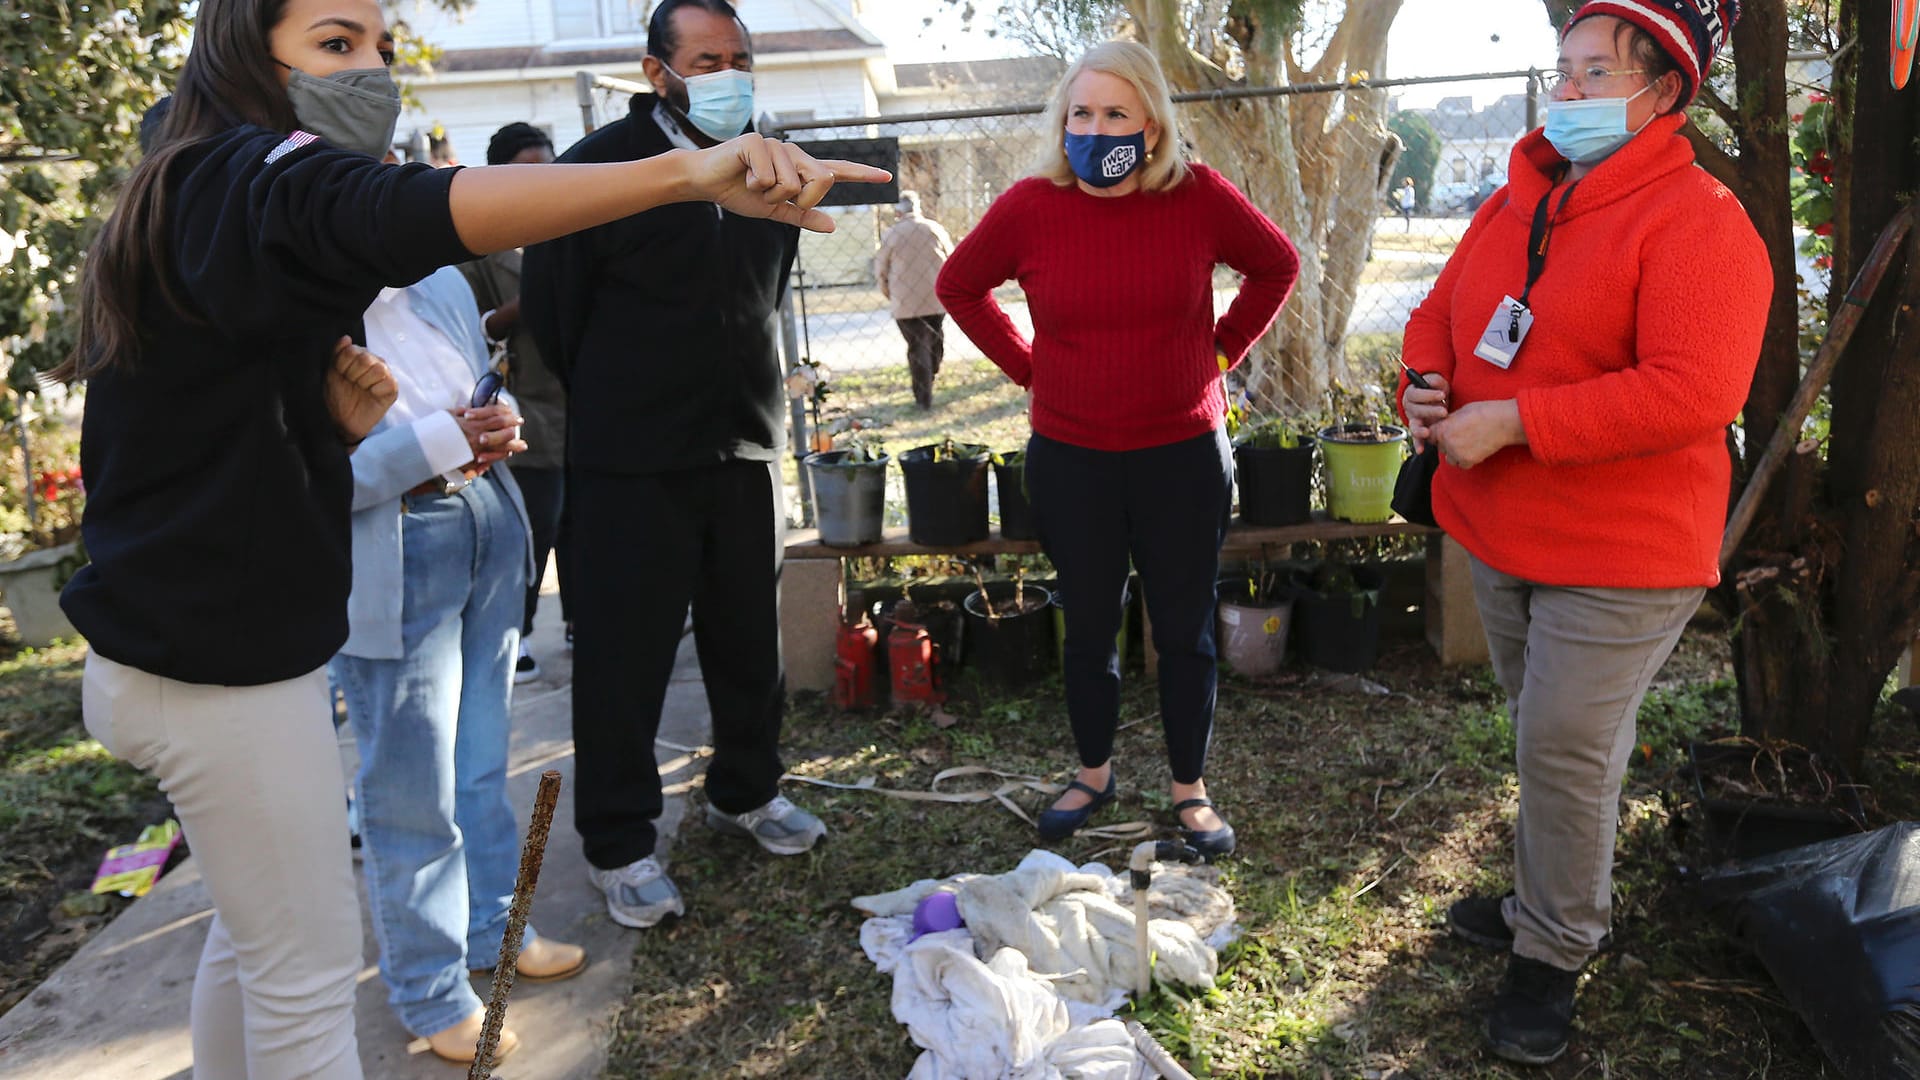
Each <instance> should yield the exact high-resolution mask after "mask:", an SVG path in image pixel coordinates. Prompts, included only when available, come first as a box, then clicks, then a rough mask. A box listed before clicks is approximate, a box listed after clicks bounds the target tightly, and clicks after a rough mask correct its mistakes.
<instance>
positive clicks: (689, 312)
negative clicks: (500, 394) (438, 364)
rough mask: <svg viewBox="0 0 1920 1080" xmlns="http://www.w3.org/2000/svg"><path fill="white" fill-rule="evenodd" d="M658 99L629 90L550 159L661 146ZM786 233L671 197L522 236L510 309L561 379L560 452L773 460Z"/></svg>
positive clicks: (655, 468)
mask: <svg viewBox="0 0 1920 1080" xmlns="http://www.w3.org/2000/svg"><path fill="white" fill-rule="evenodd" d="M658 100H659V99H658V98H657V97H655V96H654V95H652V94H636V95H635V96H634V98H633V101H632V104H631V106H630V110H629V112H628V115H627V116H626V117H625V118H624V119H622V120H619V121H617V122H615V123H612V124H608V125H607V126H606V127H603V128H601V129H600V130H598V131H595V132H594V133H593V134H591V135H588V136H587V137H586V138H584V139H581V140H580V141H579V142H577V143H575V144H574V145H573V147H572V148H571V149H569V150H568V151H567V152H566V153H565V154H563V155H561V157H560V160H561V161H563V162H611V161H637V160H639V159H641V158H648V157H653V156H654V155H656V154H663V153H666V152H667V151H669V150H671V149H673V144H672V143H671V142H670V141H669V140H668V139H667V136H666V133H665V132H663V131H661V130H660V126H659V124H657V123H656V122H655V121H654V118H653V107H654V103H655V102H657V101H658ZM799 245H800V231H799V229H798V228H796V227H795V226H792V225H780V224H776V223H774V222H770V221H763V220H758V219H754V218H744V217H740V216H739V215H737V214H729V213H725V212H724V211H722V210H721V209H720V208H719V207H717V206H715V205H713V204H712V203H680V204H676V205H672V206H662V207H658V208H656V209H653V210H648V211H645V212H644V213H639V214H635V215H633V216H632V217H629V218H624V219H622V220H620V221H616V222H613V223H611V224H607V225H602V226H600V227H598V228H595V229H588V230H586V231H584V232H579V233H575V234H574V235H572V236H567V237H562V238H561V239H558V240H554V241H551V242H549V243H545V244H537V245H535V246H533V247H530V248H528V249H527V252H526V258H525V260H524V261H523V263H522V264H521V278H520V316H521V319H522V321H523V322H525V324H526V325H527V327H528V329H529V330H531V331H532V333H533V336H534V341H535V342H536V343H537V344H538V345H539V347H540V354H541V355H542V356H543V357H545V358H546V359H547V362H548V365H549V366H550V367H552V368H553V370H554V372H555V374H557V375H558V376H559V377H560V380H561V381H562V382H563V383H565V384H566V386H567V442H568V453H569V463H570V464H571V465H572V466H573V467H575V468H588V469H596V470H602V471H607V472H620V473H659V472H669V471H674V470H678V469H686V468H693V467H697V466H701V465H711V464H713V463H715V462H721V461H730V460H746V461H773V460H775V459H777V458H778V457H779V456H780V452H781V447H782V446H783V445H784V444H785V434H784V432H785V425H786V420H785V415H786V396H785V391H784V390H783V389H782V373H781V371H780V359H779V353H778V350H777V346H776V335H777V334H778V332H779V327H778V323H777V321H776V320H777V315H776V312H777V309H778V307H779V303H780V293H781V291H782V290H784V289H785V288H786V286H787V272H788V270H789V269H790V268H791V267H792V266H793V258H794V254H795V253H796V252H797V251H798V250H799Z"/></svg>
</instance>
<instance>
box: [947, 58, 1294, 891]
mask: <svg viewBox="0 0 1920 1080" xmlns="http://www.w3.org/2000/svg"><path fill="white" fill-rule="evenodd" d="M1047 116H1048V121H1047V122H1048V125H1049V128H1050V129H1051V128H1054V127H1057V128H1058V129H1059V130H1060V131H1061V132H1062V139H1061V142H1060V144H1058V145H1056V146H1053V147H1051V148H1049V150H1048V151H1047V153H1046V155H1045V157H1044V158H1043V160H1042V162H1041V164H1040V167H1039V168H1038V169H1037V170H1036V173H1037V175H1035V176H1031V177H1029V178H1027V179H1025V180H1022V181H1020V182H1019V183H1018V184H1015V185H1014V186H1013V187H1011V188H1009V189H1008V190H1007V192H1006V193H1005V194H1004V195H1002V196H1001V197H1000V198H999V199H997V200H995V202H994V204H993V206H992V207H990V208H989V209H988V211H987V214H986V216H985V217H984V218H982V219H981V220H980V224H979V225H978V226H977V227H975V228H974V230H973V231H972V232H971V233H969V234H968V235H967V237H966V239H965V240H963V241H961V243H960V245H959V247H957V248H956V249H955V250H954V252H953V255H952V257H951V258H950V259H948V261H947V264H946V266H945V268H944V269H943V270H942V271H941V273H940V280H939V285H938V293H939V297H940V302H941V303H942V304H943V305H944V306H945V307H946V309H947V311H948V312H949V313H950V314H952V315H953V319H954V322H956V323H957V324H959V326H960V328H961V329H962V330H964V331H965V332H966V334H967V336H968V337H969V338H972V339H973V341H974V343H975V344H977V345H979V346H980V348H981V350H982V351H984V352H985V353H986V354H987V357H988V358H989V359H991V360H992V361H993V362H994V363H995V364H998V365H999V366H1000V368H1001V370H1003V371H1005V372H1006V373H1007V376H1008V377H1009V378H1011V379H1013V381H1015V382H1017V383H1019V384H1020V385H1021V386H1024V387H1027V388H1028V389H1030V390H1031V391H1032V393H1033V405H1032V420H1033V438H1032V440H1031V441H1030V442H1029V443H1028V446H1027V466H1026V479H1027V489H1028V494H1029V496H1030V497H1031V499H1032V501H1033V516H1034V526H1035V529H1036V531H1037V532H1038V533H1039V535H1040V542H1041V545H1042V547H1044V548H1045V550H1046V552H1047V556H1048V558H1049V559H1051V560H1052V561H1053V564H1054V567H1055V569H1056V570H1057V571H1058V572H1059V575H1060V596H1061V600H1062V603H1063V604H1064V606H1065V608H1066V611H1067V640H1066V650H1065V652H1066V685H1067V714H1068V717H1069V719H1070V720H1071V722H1072V725H1073V736H1074V743H1075V746H1076V748H1077V749H1078V751H1079V755H1080V771H1079V774H1078V775H1077V776H1076V777H1075V778H1074V781H1073V783H1072V784H1071V785H1070V786H1069V788H1068V790H1067V792H1066V794H1065V795H1063V796H1061V798H1060V800H1059V801H1058V802H1057V803H1055V804H1054V806H1053V808H1051V809H1049V810H1047V811H1045V812H1043V813H1042V814H1041V815H1040V821H1039V827H1040V833H1041V835H1042V836H1043V837H1045V838H1046V839H1049V840H1060V839H1064V838H1066V837H1068V836H1071V835H1072V834H1073V833H1074V831H1075V830H1077V829H1078V828H1079V827H1080V826H1082V825H1084V824H1085V823H1086V822H1087V820H1088V819H1089V818H1091V817H1092V816H1093V814H1094V813H1095V812H1096V811H1098V810H1099V809H1100V808H1101V807H1103V806H1105V805H1106V804H1107V803H1109V802H1111V801H1112V800H1113V798H1114V795H1115V792H1116V790H1117V788H1116V784H1115V781H1114V778H1113V769H1112V767H1111V763H1110V761H1109V758H1110V757H1111V755H1112V751H1113V736H1114V728H1115V725H1116V722H1117V720H1118V717H1119V705H1120V663H1119V657H1118V656H1117V655H1116V653H1115V650H1114V635H1115V634H1116V633H1117V632H1118V631H1119V629H1120V620H1121V618H1122V617H1123V615H1124V612H1125V608H1124V600H1125V596H1126V589H1127V573H1128V561H1129V557H1131V560H1132V564H1133V566H1134V567H1135V568H1137V569H1138V570H1139V572H1140V581H1141V584H1142V586H1143V587H1144V588H1145V591H1146V603H1147V612H1148V615H1149V618H1150V620H1151V622H1152V624H1153V643H1154V647H1155V648H1156V649H1158V650H1159V653H1160V714H1161V721H1162V723H1163V725H1164V726H1165V730H1166V740H1167V757H1168V759H1169V764H1170V765H1171V769H1172V773H1173V802H1174V809H1175V812H1176V813H1178V814H1179V816H1180V824H1181V827H1182V829H1184V830H1185V831H1186V836H1187V840H1188V842H1189V843H1191V844H1192V845H1193V846H1194V847H1196V848H1198V849H1200V850H1201V851H1202V852H1203V853H1206V854H1209V855H1220V854H1225V853H1227V852H1229V851H1232V850H1233V829H1232V828H1231V827H1230V826H1228V825H1227V823H1226V822H1225V821H1224V820H1223V819H1222V818H1221V817H1220V815H1219V814H1218V813H1217V812H1216V811H1215V810H1214V809H1213V805H1212V803H1210V802H1209V801H1208V800H1207V791H1206V783H1205V780H1204V779H1203V773H1204V772H1205V768H1206V757H1207V744H1208V740H1209V738H1210V737H1211V734H1212V730H1213V703H1214V675H1215V661H1214V643H1213V615H1214V578H1215V576H1216V575H1217V574H1218V571H1219V565H1220V542H1221V540H1222V538H1223V537H1224V535H1225V530H1226V527H1227V518H1228V514H1229V508H1230V503H1231V497H1232V488H1233V470H1232V465H1231V462H1230V459H1229V457H1228V454H1227V443H1226V436H1225V434H1224V432H1223V431H1222V430H1221V417H1222V414H1223V411H1224V408H1225V398H1224V395H1223V393H1222V391H1221V385H1220V375H1221V372H1222V371H1223V370H1225V369H1226V368H1227V367H1229V366H1231V365H1232V364H1235V363H1238V362H1239V361H1240V359H1241V358H1242V357H1243V356H1245V355H1246V352H1247V349H1248V347H1249V346H1251V345H1252V344H1253V342H1254V340H1255V339H1256V338H1258V337H1259V336H1260V335H1261V334H1263V333H1265V332H1266V330H1267V327H1268V326H1269V325H1270V324H1271V323H1272V322H1273V316H1274V313H1275V312H1277V311H1278V310H1279V309H1280V305H1281V303H1282V302H1284V301H1285V300H1286V297H1287V293H1288V291H1289V290H1290V289H1292V287H1293V281H1294V278H1295V277H1296V276H1297V274H1298V272H1299V259H1298V257H1297V256H1296V255H1295V254H1294V250H1293V245H1292V244H1290V243H1288V242H1287V238H1286V237H1285V236H1284V235H1282V234H1281V232H1280V230H1279V229H1278V228H1277V227H1275V226H1274V224H1273V222H1271V221H1269V220H1267V218H1266V217H1265V216H1264V215H1262V214H1261V213H1260V211H1258V210H1256V209H1254V207H1253V205H1252V204H1251V203H1249V202H1247V200H1246V197H1245V196H1243V195H1242V194H1240V192H1239V191H1237V190H1235V189H1234V187H1233V185H1232V184H1230V183H1228V182H1227V181H1226V180H1224V179H1222V178H1221V176H1220V174H1219V173H1217V172H1214V171H1213V170H1212V169H1209V168H1207V167H1206V166H1204V165H1189V164H1188V163H1186V162H1185V161H1183V160H1182V159H1181V156H1180V150H1179V147H1180V133H1179V131H1178V129H1177V127H1176V122H1175V118H1174V114H1173V104H1172V101H1171V100H1170V98H1169V96H1168V93H1167V84H1166V78H1165V77H1164V76H1163V75H1162V74H1161V72H1160V68H1159V65H1158V63H1157V62H1155V60H1154V58H1153V54H1152V53H1149V52H1148V51H1147V50H1146V49H1144V48H1142V47H1141V46H1139V45H1136V44H1133V43H1130V42H1117V41H1115V42H1107V43H1106V44H1104V45H1099V46H1096V47H1095V48H1093V49H1092V50H1090V51H1089V52H1088V53H1087V54H1086V55H1085V56H1082V57H1081V58H1080V59H1079V60H1078V61H1076V62H1075V63H1074V64H1073V66H1072V67H1070V68H1069V69H1068V70H1067V72H1066V74H1065V75H1064V76H1063V77H1062V79H1061V81H1060V84H1059V86H1058V87H1056V88H1055V90H1054V94H1053V100H1052V105H1051V107H1050V109H1049V111H1048V114H1047ZM1221 262H1224V263H1226V264H1227V265H1228V266H1231V267H1233V268H1234V269H1235V270H1238V271H1239V272H1240V273H1241V274H1242V275H1244V277H1245V281H1244V282H1243V283H1242V285H1241V287H1240V293H1239V295H1238V296H1236V297H1235V298H1234V301H1233V304H1232V306H1231V307H1230V308H1229V309H1228V311H1227V313H1226V315H1225V316H1224V317H1222V318H1220V319H1219V320H1218V321H1217V322H1216V321H1215V319H1214V315H1213V311H1214V308H1213V268H1214V265H1215V264H1216V263H1221ZM1009 278H1014V279H1017V280H1018V281H1019V282H1020V285H1021V287H1022V288H1024V289H1025V290H1026V294H1027V302H1028V305H1029V309H1030V310H1031V312H1032V314H1033V325H1034V337H1033V340H1032V341H1031V342H1029V341H1027V340H1026V339H1025V338H1024V337H1022V336H1021V334H1020V333H1019V331H1017V330H1016V329H1014V326H1013V323H1012V321H1011V320H1009V319H1008V318H1007V315H1006V313H1005V312H1004V311H1002V310H1001V309H1000V307H999V306H998V305H997V304H995V303H994V300H993V289H994V288H995V287H996V286H998V285H999V284H1000V283H1001V282H1004V281H1006V280H1007V279H1009Z"/></svg>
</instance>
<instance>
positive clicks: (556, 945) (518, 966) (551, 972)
mask: <svg viewBox="0 0 1920 1080" xmlns="http://www.w3.org/2000/svg"><path fill="white" fill-rule="evenodd" d="M513 970H514V973H515V975H516V976H518V977H519V978H522V979H525V980H527V981H528V982H555V981H557V980H560V979H571V978H573V977H574V976H575V975H578V974H580V973H581V972H583V971H585V970H587V950H585V949H583V948H581V947H580V946H578V945H568V944H566V943H565V942H562V941H555V940H553V939H552V938H550V937H537V938H534V939H533V940H532V941H530V942H528V943H527V945H526V947H525V948H523V949H521V950H520V959H519V960H518V961H516V962H515V963H514V965H513ZM473 971H474V974H476V975H490V974H492V973H493V968H492V967H484V968H474V969H473Z"/></svg>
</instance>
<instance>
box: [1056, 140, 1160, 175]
mask: <svg viewBox="0 0 1920 1080" xmlns="http://www.w3.org/2000/svg"><path fill="white" fill-rule="evenodd" d="M1066 151H1067V164H1068V165H1069V166H1071V167H1072V168H1073V175H1075V176H1077V177H1079V178H1080V179H1081V180H1083V181H1085V182H1086V183H1088V184H1091V185H1093V186H1094V187H1098V188H1106V187H1112V186H1113V185H1115V184H1118V183H1119V182H1120V181H1122V180H1125V179H1126V178H1127V177H1129V176H1132V175H1133V172H1134V170H1135V169H1138V168H1139V167H1140V166H1142V165H1144V164H1146V160H1147V132H1146V129H1145V128H1142V129H1140V130H1139V131H1136V132H1134V133H1133V134H1131V135H1076V134H1074V133H1073V132H1071V131H1069V132H1067V139H1066Z"/></svg>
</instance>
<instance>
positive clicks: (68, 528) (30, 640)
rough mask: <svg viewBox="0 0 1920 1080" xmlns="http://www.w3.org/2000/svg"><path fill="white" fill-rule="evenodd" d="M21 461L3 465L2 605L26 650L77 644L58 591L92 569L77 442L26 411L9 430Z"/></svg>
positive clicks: (14, 458)
mask: <svg viewBox="0 0 1920 1080" xmlns="http://www.w3.org/2000/svg"><path fill="white" fill-rule="evenodd" d="M9 427H10V428H11V430H12V431H13V432H14V433H15V440H14V441H15V442H16V444H17V448H18V451H19V452H18V453H17V454H15V453H9V454H7V455H6V456H5V460H4V464H0V473H3V474H4V475H0V481H3V482H0V603H4V604H5V606H6V608H7V609H8V610H9V611H10V612H12V613H13V622H14V626H15V628H16V629H17V630H18V631H19V633H20V640H21V642H22V643H23V644H26V645H30V646H33V647H35V648H40V647H44V646H46V645H49V644H51V643H52V642H53V640H54V639H55V638H63V637H72V636H74V634H75V631H74V628H73V624H72V623H71V622H69V621H67V616H66V612H64V611H63V610H61V608H60V590H61V589H64V588H66V585H67V582H68V580H70V579H71V578H72V577H73V575H74V573H75V572H76V571H78V570H79V569H80V568H81V567H82V566H85V565H86V564H87V556H86V552H85V550H84V549H83V548H82V547H81V545H80V516H81V513H82V511H83V510H84V509H85V506H86V501H87V488H86V482H85V481H84V480H83V479H82V478H81V475H80V465H79V450H80V445H79V435H78V433H77V432H75V431H74V430H73V429H72V428H70V427H69V426H68V425H66V424H65V423H64V422H63V421H61V420H60V419H59V418H58V417H45V416H43V417H34V416H32V415H31V414H30V413H28V412H27V411H26V410H25V409H22V410H21V411H20V412H19V413H17V414H16V415H15V416H14V417H13V423H12V424H10V425H9Z"/></svg>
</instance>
